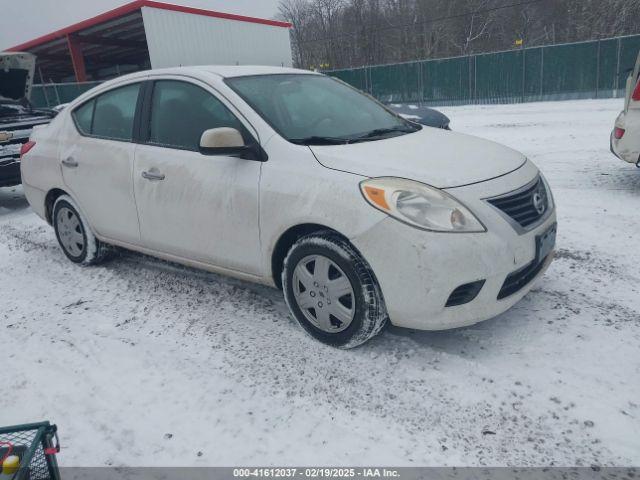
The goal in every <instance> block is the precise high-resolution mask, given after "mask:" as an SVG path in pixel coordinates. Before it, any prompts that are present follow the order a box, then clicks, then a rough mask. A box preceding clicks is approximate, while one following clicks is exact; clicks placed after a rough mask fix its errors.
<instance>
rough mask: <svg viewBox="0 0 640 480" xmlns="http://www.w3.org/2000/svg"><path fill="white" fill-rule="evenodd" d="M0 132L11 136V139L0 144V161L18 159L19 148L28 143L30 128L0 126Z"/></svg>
mask: <svg viewBox="0 0 640 480" xmlns="http://www.w3.org/2000/svg"><path fill="white" fill-rule="evenodd" d="M0 132H7V133H10V134H11V138H10V139H9V140H5V141H4V142H0V159H1V160H7V159H12V160H17V159H19V158H20V148H21V147H22V144H23V143H27V142H28V141H29V135H31V127H25V126H20V127H19V128H18V127H6V126H4V127H3V126H2V125H1V124H0Z"/></svg>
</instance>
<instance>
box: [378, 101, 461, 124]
mask: <svg viewBox="0 0 640 480" xmlns="http://www.w3.org/2000/svg"><path fill="white" fill-rule="evenodd" d="M387 106H388V107H389V108H390V109H391V110H393V111H394V112H396V113H397V114H399V115H401V116H402V117H404V118H406V119H407V120H411V121H414V122H416V123H420V124H421V125H426V126H427V127H435V128H443V129H444V130H451V128H449V123H450V120H449V117H447V116H446V115H445V114H444V113H442V112H439V111H438V110H435V109H433V108H429V107H423V106H419V105H413V104H406V103H392V104H390V105H387Z"/></svg>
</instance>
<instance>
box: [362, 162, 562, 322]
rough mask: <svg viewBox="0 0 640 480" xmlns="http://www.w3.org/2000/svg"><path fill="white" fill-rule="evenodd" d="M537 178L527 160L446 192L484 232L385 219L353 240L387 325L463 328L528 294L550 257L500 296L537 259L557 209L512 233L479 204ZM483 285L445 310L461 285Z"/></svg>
mask: <svg viewBox="0 0 640 480" xmlns="http://www.w3.org/2000/svg"><path fill="white" fill-rule="evenodd" d="M537 174H538V171H537V169H536V168H535V166H533V165H532V164H531V163H530V162H527V164H525V166H523V167H522V168H520V169H519V170H517V171H516V172H513V173H511V174H509V175H506V176H504V177H501V178H500V179H495V180H492V181H490V182H483V183H482V184H477V185H471V186H468V187H460V188H456V189H450V190H449V192H450V193H452V194H453V195H454V196H456V197H457V198H458V199H459V200H461V201H462V202H463V203H465V204H466V205H467V206H468V207H470V208H471V209H472V211H474V212H475V213H476V214H477V215H478V217H479V218H480V220H482V222H483V223H484V224H485V225H486V227H487V232H485V233H468V234H467V233H462V234H460V233H458V234H455V233H434V232H427V231H423V230H419V229H415V228H412V227H410V226H407V225H405V224H403V223H401V222H398V221H396V220H394V219H392V218H385V219H384V220H382V221H381V222H380V223H378V224H376V225H375V226H374V227H373V228H371V229H370V230H369V231H367V232H365V233H364V234H362V235H359V236H357V237H355V238H352V239H351V241H352V242H353V244H354V245H355V246H356V248H358V249H359V251H360V252H361V253H362V255H363V256H364V258H365V259H366V260H367V261H368V262H369V264H370V265H371V267H372V269H373V271H374V273H375V275H376V277H377V279H378V282H379V284H380V287H381V289H382V294H383V296H384V299H385V303H386V306H387V311H388V313H389V318H390V321H391V323H392V324H394V325H397V326H401V327H407V328H415V329H419V330H445V329H449V328H457V327H463V326H467V325H472V324H474V323H478V322H481V321H483V320H487V319H489V318H492V317H495V316H496V315H499V314H500V313H502V312H504V311H505V310H508V309H509V308H510V307H512V306H513V305H514V304H515V303H517V302H518V301H519V300H520V299H521V298H522V297H523V296H525V295H526V294H527V292H529V291H530V290H531V288H532V287H533V285H534V283H535V280H536V279H537V278H539V277H540V276H541V275H542V274H543V273H544V272H545V271H546V269H547V268H548V266H549V264H550V263H551V261H552V258H553V252H551V254H549V255H548V256H547V257H546V258H545V259H544V260H543V261H542V262H541V263H540V264H539V265H535V266H536V267H538V268H535V270H533V271H532V274H531V275H530V276H529V277H527V279H526V282H525V283H524V284H523V286H520V288H519V289H517V291H516V292H515V293H512V294H509V295H508V296H506V297H504V298H501V299H498V297H499V295H500V292H501V290H502V288H503V285H504V284H505V280H507V277H509V276H510V275H511V274H513V273H514V272H518V271H526V269H527V268H528V267H531V265H532V262H534V259H535V256H536V237H537V236H539V235H540V234H542V233H543V232H546V231H547V230H548V229H549V228H550V227H552V226H553V224H554V223H555V222H556V215H555V210H553V211H552V212H551V214H550V215H548V216H547V217H546V218H545V219H544V221H542V223H540V224H539V225H536V226H535V228H533V229H531V230H529V231H527V232H524V233H522V232H520V233H519V232H517V231H516V230H515V229H514V228H513V227H512V226H511V225H510V224H509V223H508V222H507V221H506V220H505V219H504V217H503V216H502V215H501V214H500V213H499V212H498V211H496V209H495V207H493V206H491V205H490V204H488V203H487V202H486V201H484V200H482V199H484V198H487V197H491V196H494V195H499V194H502V193H505V192H508V191H511V190H515V189H517V188H519V187H521V186H522V185H525V184H526V183H528V182H530V181H531V180H533V179H534V178H535V176H536V175H537ZM478 280H484V284H483V286H482V288H481V290H480V292H479V293H478V294H477V296H476V297H475V298H474V299H473V300H471V301H469V302H468V303H465V304H462V305H456V306H448V307H447V306H445V305H446V304H447V300H448V299H449V297H450V296H451V294H452V292H454V290H456V289H457V288H458V287H460V286H461V285H464V284H468V283H471V282H476V281H478Z"/></svg>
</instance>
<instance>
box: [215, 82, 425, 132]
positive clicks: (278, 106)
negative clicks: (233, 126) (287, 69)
mask: <svg viewBox="0 0 640 480" xmlns="http://www.w3.org/2000/svg"><path fill="white" fill-rule="evenodd" d="M226 82H227V84H228V85H229V86H230V87H231V88H232V89H233V90H235V92H236V93H238V94H239V95H240V96H241V97H242V98H243V99H244V100H245V101H246V102H247V103H248V104H249V105H251V107H252V108H253V109H254V110H256V111H257V112H258V113H259V114H260V115H261V116H262V117H263V118H264V119H265V120H266V121H267V122H268V123H269V124H270V125H271V126H272V127H273V128H274V129H275V130H276V131H277V132H278V133H280V135H281V136H283V137H284V138H285V139H287V140H289V141H291V142H294V143H305V144H311V143H332V142H333V143H347V142H354V141H365V140H376V139H379V138H383V137H386V136H390V135H392V136H395V135H402V134H405V133H411V132H414V131H416V130H419V129H420V127H419V126H417V125H415V124H411V123H409V122H407V121H405V120H404V119H402V118H400V117H399V116H397V115H395V114H393V113H391V112H389V111H388V110H387V109H386V108H384V107H383V106H382V105H380V104H379V103H377V102H375V101H374V100H372V99H371V98H369V97H367V96H366V95H364V94H362V93H360V92H358V91H357V90H355V89H353V88H351V87H348V86H347V85H344V84H343V83H341V82H338V81H336V80H334V79H332V78H330V77H326V76H323V75H311V74H275V75H255V76H247V77H235V78H229V79H227V80H226Z"/></svg>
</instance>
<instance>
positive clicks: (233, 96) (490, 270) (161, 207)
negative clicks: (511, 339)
mask: <svg viewBox="0 0 640 480" xmlns="http://www.w3.org/2000/svg"><path fill="white" fill-rule="evenodd" d="M22 157H23V158H22V178H23V183H24V190H25V193H26V195H27V198H28V200H29V203H30V204H31V206H32V207H33V209H34V211H35V212H36V213H37V214H38V215H40V216H41V217H42V218H43V219H45V220H46V221H47V222H49V223H50V224H51V225H53V227H54V229H55V232H56V236H57V238H58V241H59V243H60V246H61V247H62V250H63V252H64V253H65V254H66V256H67V257H68V258H69V259H70V260H71V261H73V262H76V263H79V264H95V263H98V262H100V261H103V260H104V259H105V258H107V257H108V254H109V252H110V251H111V250H112V247H113V246H118V247H123V248H126V249H130V250H135V251H139V252H143V253H146V254H149V255H154V256H157V257H160V258H163V259H166V260H170V261H174V262H179V263H182V264H185V265H190V266H194V267H198V268H202V269H206V270H210V271H215V272H219V273H223V274H227V275H231V276H234V277H239V278H241V279H245V280H248V281H251V282H258V283H262V284H266V285H271V286H276V287H279V288H282V289H283V291H284V296H285V299H286V301H287V304H288V305H289V307H290V309H291V312H292V314H293V316H294V317H295V319H296V320H297V321H298V322H299V323H300V325H301V326H302V327H303V328H304V329H305V330H306V331H307V332H308V333H309V334H311V335H312V336H313V337H315V338H316V339H318V340H320V341H322V342H325V343H327V344H330V345H333V346H337V347H342V348H349V347H354V346H356V345H359V344H361V343H363V342H365V341H367V340H368V339H370V338H372V337H373V336H374V335H376V334H377V333H378V332H380V331H381V329H382V328H383V327H384V325H385V324H386V323H387V321H390V322H391V323H392V324H394V325H398V326H402V327H410V328H415V329H422V330H440V329H449V328H454V327H461V326H465V325H471V324H474V323H476V322H479V321H482V320H485V319H488V318H491V317H493V316H495V315H498V314H499V313H501V312H504V311H505V310H507V309H508V308H510V307H511V306H512V305H513V304H515V303H516V302H517V301H518V300H520V299H521V298H522V297H523V296H524V295H525V294H526V293H527V292H528V291H529V290H530V289H531V287H532V285H533V283H534V280H535V279H536V278H538V277H540V276H541V275H542V273H543V272H544V270H545V269H546V268H547V266H548V265H549V263H550V262H551V259H552V257H553V251H554V245H555V232H556V217H555V208H554V204H553V199H552V195H551V192H550V190H549V186H548V184H547V182H546V181H545V179H544V177H543V176H542V174H541V173H540V172H539V170H538V169H537V168H536V166H535V165H534V164H533V163H532V162H530V161H529V160H527V158H525V157H524V156H523V155H522V154H520V153H518V152H516V151H514V150H511V149H509V148H506V147H504V146H501V145H498V144H496V143H492V142H489V141H486V140H482V139H479V138H474V137H471V136H468V135H463V134H460V133H453V132H450V131H445V130H442V129H436V128H429V127H422V126H420V125H417V124H414V123H412V122H409V121H407V120H405V119H403V118H401V117H399V116H398V115H396V114H395V113H393V112H392V111H390V110H388V109H387V108H386V107H384V106H383V105H381V104H379V103H378V102H376V101H375V100H373V99H371V98H370V97H368V96H366V95H364V94H362V93H361V92H359V91H357V90H355V89H353V88H351V87H349V86H348V85H346V84H344V83H342V82H340V81H338V80H334V79H332V78H329V77H326V76H324V75H320V74H317V73H312V72H308V71H302V70H295V69H284V68H272V67H189V68H186V67H185V68H175V69H166V70H155V71H149V72H140V73H135V74H132V75H127V76H125V77H121V78H118V79H116V80H112V81H109V82H106V83H104V84H102V85H100V86H98V87H96V88H95V89H93V90H91V91H89V92H87V93H85V94H83V95H82V96H81V97H79V98H78V99H76V100H75V101H74V102H72V103H71V104H69V105H68V107H67V108H65V109H64V110H63V111H62V112H61V113H60V115H58V117H57V118H56V119H55V120H54V121H53V122H52V123H51V124H50V125H48V126H46V127H43V128H38V129H36V130H35V131H34V133H33V136H32V137H31V141H30V142H29V143H28V144H26V145H25V146H24V148H23V155H22Z"/></svg>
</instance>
